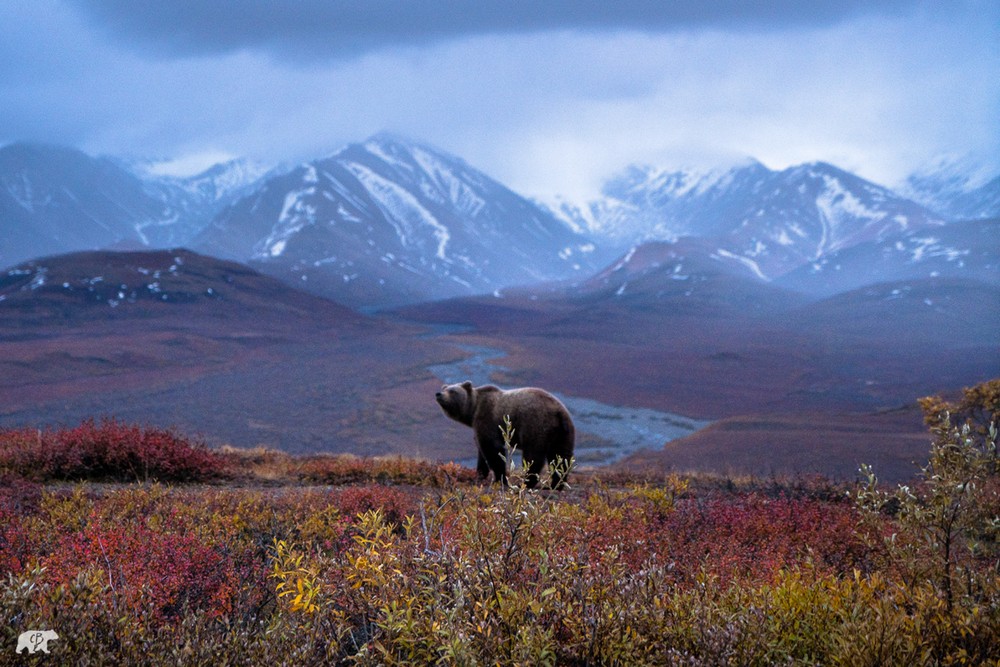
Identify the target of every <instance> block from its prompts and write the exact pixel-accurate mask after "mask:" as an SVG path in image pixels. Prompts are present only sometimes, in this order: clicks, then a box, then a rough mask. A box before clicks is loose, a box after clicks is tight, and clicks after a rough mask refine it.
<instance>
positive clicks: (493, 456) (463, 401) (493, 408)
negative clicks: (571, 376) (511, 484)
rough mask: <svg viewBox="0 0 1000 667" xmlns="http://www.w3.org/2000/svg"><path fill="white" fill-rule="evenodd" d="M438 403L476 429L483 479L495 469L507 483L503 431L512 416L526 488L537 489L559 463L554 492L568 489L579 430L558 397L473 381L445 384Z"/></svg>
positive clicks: (446, 412) (553, 474)
mask: <svg viewBox="0 0 1000 667" xmlns="http://www.w3.org/2000/svg"><path fill="white" fill-rule="evenodd" d="M435 398H436V399H437V402H438V405H440V406H441V409H442V410H444V413H445V414H446V415H448V416H449V417H451V418H452V419H454V420H455V421H457V422H460V423H462V424H465V425H466V426H471V427H472V432H473V435H474V437H475V441H476V446H477V447H478V448H479V457H478V461H477V463H476V470H478V472H479V476H480V477H481V478H483V479H485V478H487V477H488V476H489V474H490V470H492V471H493V474H494V475H495V477H496V479H497V481H499V482H500V483H501V484H503V485H505V486H506V484H507V466H506V462H505V461H504V441H503V435H502V433H501V430H500V427H501V425H502V424H503V421H504V416H507V415H509V416H510V421H511V424H512V425H513V427H514V437H513V442H512V443H511V444H513V445H514V446H516V448H517V450H518V451H520V452H521V456H522V458H523V459H524V463H525V466H526V467H527V474H526V476H525V485H526V486H527V487H528V488H532V487H534V486H536V485H537V484H538V475H539V473H540V472H541V471H542V468H543V467H544V466H545V464H546V463H555V462H556V461H557V460H558V461H560V462H561V464H560V465H557V466H556V467H555V469H554V470H553V472H552V488H553V489H561V488H563V487H564V486H565V484H566V477H567V474H568V473H569V469H568V465H569V462H570V459H571V458H572V456H573V446H574V440H575V438H576V429H575V428H574V426H573V420H572V419H571V418H570V416H569V411H568V410H566V406H565V405H563V404H562V402H560V401H559V399H558V398H556V397H555V396H553V395H552V394H550V393H549V392H547V391H545V390H543V389H536V388H535V387H522V388H520V389H507V390H504V389H500V388H499V387H494V386H493V385H485V386H482V387H473V386H472V383H471V382H463V383H461V384H448V385H444V386H443V387H441V391H439V392H437V394H436V395H435Z"/></svg>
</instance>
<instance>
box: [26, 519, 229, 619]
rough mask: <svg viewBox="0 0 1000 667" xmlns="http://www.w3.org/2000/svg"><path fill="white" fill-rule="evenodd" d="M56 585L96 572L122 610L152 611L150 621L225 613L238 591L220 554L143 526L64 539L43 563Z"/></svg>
mask: <svg viewBox="0 0 1000 667" xmlns="http://www.w3.org/2000/svg"><path fill="white" fill-rule="evenodd" d="M44 565H45V567H46V577H47V579H48V581H50V582H51V583H53V584H55V585H59V584H66V583H68V582H70V581H72V580H73V579H74V578H75V577H76V576H77V575H78V574H79V573H80V572H82V571H87V570H90V571H96V572H97V573H98V574H99V580H100V581H102V582H105V583H106V584H107V585H108V586H109V588H110V589H111V592H112V599H114V600H115V602H116V603H120V604H122V605H123V606H125V607H126V608H129V609H133V610H138V609H140V608H142V607H144V606H145V607H147V608H149V609H152V614H153V618H154V620H157V621H162V620H169V619H175V618H178V617H180V616H181V615H183V614H184V613H185V612H189V611H205V612H208V613H209V614H211V615H224V614H226V613H228V612H229V611H230V609H231V598H232V595H233V593H234V592H235V589H236V588H237V585H236V584H237V583H238V582H237V581H236V580H235V576H234V570H233V568H232V566H231V564H230V563H228V562H226V559H225V557H224V556H223V554H222V553H221V552H219V551H218V550H216V549H212V548H211V547H208V546H206V545H204V544H202V543H200V542H199V541H198V540H196V539H194V538H192V537H188V536H181V535H164V534H161V533H157V532H154V531H152V530H149V529H148V528H146V527H144V526H142V525H126V526H116V527H107V526H98V525H95V524H92V525H90V526H88V527H87V528H86V529H85V530H83V531H82V532H79V533H75V534H73V535H70V536H68V537H66V538H64V539H63V540H62V541H61V542H60V544H59V545H58V546H57V547H56V549H55V550H54V551H53V553H52V554H50V555H49V556H48V557H47V558H46V559H45V560H44Z"/></svg>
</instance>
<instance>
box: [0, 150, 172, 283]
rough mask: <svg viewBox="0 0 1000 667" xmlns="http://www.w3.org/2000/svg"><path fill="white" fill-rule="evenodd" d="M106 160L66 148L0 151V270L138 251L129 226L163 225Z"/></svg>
mask: <svg viewBox="0 0 1000 667" xmlns="http://www.w3.org/2000/svg"><path fill="white" fill-rule="evenodd" d="M170 215H171V214H170V211H169V210H168V209H167V207H166V206H165V205H164V203H163V202H162V201H159V200H157V199H156V198H154V197H151V196H150V195H149V193H148V192H147V191H146V189H145V187H144V186H143V183H142V182H141V181H140V180H139V179H138V178H136V177H135V176H134V175H132V174H130V173H128V172H126V171H125V170H123V169H121V168H120V167H118V166H117V165H115V164H114V163H113V162H111V161H110V160H102V159H97V158H92V157H89V156H87V155H85V154H84V153H81V152H79V151H76V150H72V149H68V148H57V147H52V146H41V145H31V144H13V145H10V146H5V147H4V148H0V237H2V241H0V265H2V266H8V265H11V264H14V263H16V262H18V261H21V260H23V259H28V258H31V257H37V256H40V255H50V254H54V253H58V252H65V251H72V250H80V249H84V248H100V247H104V246H108V245H111V244H114V243H119V242H122V241H130V242H134V243H141V242H142V237H141V235H140V233H139V232H138V231H137V230H136V224H137V223H147V222H150V221H154V220H166V219H169V218H170Z"/></svg>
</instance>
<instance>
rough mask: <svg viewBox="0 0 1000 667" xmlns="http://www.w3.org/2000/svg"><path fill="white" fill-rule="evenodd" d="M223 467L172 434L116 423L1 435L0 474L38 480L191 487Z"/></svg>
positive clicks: (204, 450) (212, 456)
mask: <svg viewBox="0 0 1000 667" xmlns="http://www.w3.org/2000/svg"><path fill="white" fill-rule="evenodd" d="M224 467H225V463H224V458H223V457H222V456H221V455H219V454H218V453H216V452H213V451H211V450H209V449H208V448H206V447H205V446H203V445H200V444H194V443H191V442H190V441H188V440H187V439H185V438H183V437H182V436H180V435H178V434H177V433H175V432H174V431H171V430H165V429H158V428H150V427H142V426H138V425H134V424H125V423H123V422H120V421H118V420H116V419H113V418H111V419H103V420H101V422H100V423H99V424H98V423H95V421H94V420H93V419H88V420H86V421H84V422H83V423H82V424H80V425H79V426H76V427H74V428H69V429H60V430H56V431H40V430H34V429H22V430H10V431H3V432H0V470H4V469H6V470H9V471H10V472H12V473H15V474H19V475H22V476H25V477H29V478H34V479H43V480H44V479H95V480H102V481H122V482H131V481H148V480H158V481H164V482H192V481H201V480H206V479H211V478H215V477H219V476H221V475H222V474H223V472H224Z"/></svg>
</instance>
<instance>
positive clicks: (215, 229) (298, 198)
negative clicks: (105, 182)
mask: <svg viewBox="0 0 1000 667" xmlns="http://www.w3.org/2000/svg"><path fill="white" fill-rule="evenodd" d="M197 247H198V248H199V249H201V250H203V251H205V252H210V253H224V254H225V255H226V256H229V257H233V258H238V259H244V260H249V261H251V262H252V263H253V264H254V265H255V266H257V267H259V268H260V269H261V270H263V271H266V272H268V273H270V274H272V275H275V276H279V277H283V278H284V279H286V280H290V281H295V282H296V284H301V285H302V287H304V288H306V289H309V290H312V291H315V292H317V293H320V294H324V295H328V296H331V297H333V298H336V299H338V300H341V301H343V302H345V303H349V304H353V305H366V306H371V305H382V306H384V305H396V304H400V303H407V302H413V301H418V300H426V299H434V298H445V297H449V296H455V295H462V294H474V293H482V292H490V291H493V290H495V289H497V288H500V287H504V286H508V285H514V284H526V283H532V282H538V281H544V280H553V279H561V278H567V277H570V276H573V275H585V274H586V273H587V272H588V271H591V270H594V269H595V268H596V266H597V264H596V260H595V259H594V257H593V255H594V246H593V245H592V244H591V243H590V241H589V239H587V238H586V237H584V236H582V235H580V234H578V233H576V232H574V231H573V230H572V229H570V228H569V227H568V226H567V225H565V224H563V223H562V222H560V221H559V220H557V219H555V218H554V217H553V216H552V215H551V214H549V213H548V212H547V211H546V210H544V209H542V208H540V207H539V206H537V205H535V204H533V203H532V202H530V201H528V200H526V199H524V198H522V197H520V196H518V195H516V194H515V193H513V192H511V191H510V190H509V189H507V188H506V187H504V186H502V185H501V184H499V183H497V182H496V181H494V180H492V179H490V178H489V177H487V176H486V175H484V174H482V173H481V172H479V171H477V170H475V169H473V168H472V167H469V166H468V165H467V164H466V163H464V162H463V161H461V160H459V159H458V158H455V157H452V156H449V155H446V154H444V153H441V152H439V151H436V150H434V149H431V148H428V147H426V146H421V145H418V144H414V143H411V142H408V141H405V140H401V139H398V138H395V137H392V136H389V135H378V136H376V137H373V138H372V139H369V140H368V141H366V142H365V143H363V144H352V145H350V146H347V147H346V148H344V149H342V150H341V151H339V152H337V153H335V154H334V155H332V156H330V157H329V158H325V159H321V160H316V161H314V162H310V163H307V164H303V165H301V166H300V167H298V168H297V169H295V170H293V171H291V172H290V173H288V174H285V175H283V176H279V177H277V178H273V179H270V180H268V181H266V182H265V183H264V184H263V186H262V187H261V188H260V189H258V190H257V191H256V192H255V193H254V194H252V195H250V196H248V197H245V198H243V199H242V200H240V201H239V202H237V203H236V204H235V205H233V206H231V207H229V208H228V209H226V210H224V211H223V212H222V213H220V214H219V216H218V217H217V218H216V219H215V220H214V221H213V222H212V224H211V225H210V227H209V228H208V229H206V230H205V232H204V233H203V234H202V235H201V236H200V237H199V238H198V239H197Z"/></svg>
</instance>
